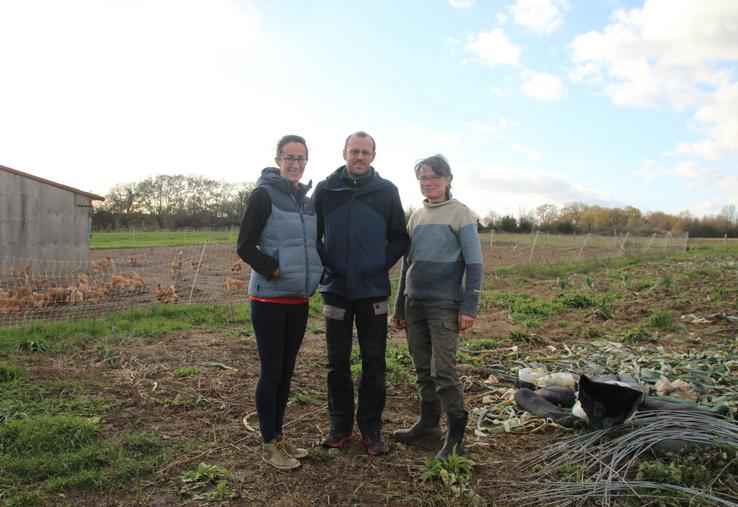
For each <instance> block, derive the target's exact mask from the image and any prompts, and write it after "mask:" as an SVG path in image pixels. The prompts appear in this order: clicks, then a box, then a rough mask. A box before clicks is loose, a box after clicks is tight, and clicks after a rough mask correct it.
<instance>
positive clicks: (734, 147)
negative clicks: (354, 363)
mask: <svg viewBox="0 0 738 507" xmlns="http://www.w3.org/2000/svg"><path fill="white" fill-rule="evenodd" d="M357 130H364V131H366V132H368V133H370V134H371V135H372V136H373V137H374V138H375V140H376V142H377V154H376V159H375V160H374V164H373V165H374V167H375V168H376V170H377V171H378V172H379V174H380V175H381V176H383V177H385V178H388V179H390V180H391V181H393V182H394V183H395V184H396V185H397V186H398V188H399V190H400V195H401V197H402V201H403V206H405V207H406V208H409V207H411V206H412V207H418V206H419V205H420V203H421V201H422V196H421V194H420V191H419V188H418V184H417V181H416V180H415V175H414V172H413V166H414V164H415V163H416V162H417V161H418V160H420V159H422V158H424V157H426V156H430V155H434V154H436V153H441V154H443V155H444V156H446V158H447V159H448V160H449V162H450V164H451V168H452V171H453V174H454V179H453V184H452V190H453V194H454V197H456V198H457V199H459V200H460V201H462V202H464V203H465V204H467V205H468V206H469V207H470V208H471V209H472V210H474V211H475V212H476V213H477V214H479V215H480V216H481V217H485V216H487V215H488V213H490V212H494V213H497V214H512V215H513V216H518V215H519V214H521V213H527V212H532V211H534V210H535V208H536V207H537V206H539V205H542V204H554V205H558V206H562V205H564V204H566V203H569V202H582V203H585V204H588V205H600V206H606V207H624V206H635V207H637V208H639V209H640V210H641V211H644V212H649V211H665V212H667V213H673V214H676V213H680V212H683V211H689V212H690V213H692V214H693V215H696V216H703V215H706V214H716V213H719V212H720V210H721V208H722V207H723V206H725V205H729V204H734V205H738V1H736V0H709V1H703V0H691V1H690V0H645V1H644V0H641V1H635V0H633V1H630V0H600V1H592V0H507V1H505V0H501V1H496V0H392V1H389V0H375V1H371V2H369V1H364V2H359V1H355V0H335V1H328V0H325V1H321V0H314V1H311V2H297V1H286V0H207V1H206V0H65V1H63V2H60V1H58V0H0V165H5V166H8V167H11V168H14V169H17V170H20V171H24V172H27V173H31V174H34V175H37V176H40V177H43V178H47V179H51V180H53V181H57V182H59V183H63V184H66V185H69V186H73V187H76V188H79V189H82V190H86V191H90V192H93V193H96V194H100V195H105V194H106V193H107V192H108V190H109V189H110V188H111V187H112V186H113V185H115V184H119V183H130V182H135V181H140V180H142V179H144V178H146V177H148V176H151V175H156V174H193V175H203V176H206V177H208V178H212V179H216V180H224V181H229V182H255V181H256V179H257V178H258V176H259V174H260V171H261V169H262V168H264V167H266V166H273V165H274V155H275V153H274V150H275V146H276V143H277V141H278V139H279V138H280V137H281V136H283V135H285V134H298V135H302V136H303V137H305V138H306V140H307V143H308V148H309V158H310V160H309V162H308V165H307V168H306V171H305V176H304V180H303V181H305V182H306V181H307V180H309V179H312V180H313V184H317V182H318V181H320V180H322V179H323V178H325V177H326V176H328V175H329V174H330V173H331V172H332V171H334V170H335V169H336V168H337V167H339V166H340V165H342V164H343V159H342V149H343V142H344V139H345V138H346V136H347V135H348V134H350V133H352V132H354V131H357Z"/></svg>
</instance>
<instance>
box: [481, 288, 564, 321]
mask: <svg viewBox="0 0 738 507" xmlns="http://www.w3.org/2000/svg"><path fill="white" fill-rule="evenodd" d="M487 296H488V297H487V299H488V300H489V301H490V302H491V304H492V305H494V306H499V307H503V308H506V309H507V310H509V311H510V316H511V317H512V319H513V320H514V321H515V322H519V323H521V324H525V325H527V326H528V327H539V326H540V325H541V319H543V318H546V317H550V316H552V315H555V314H556V313H559V312H560V311H561V310H562V308H563V306H562V304H561V302H560V301H559V300H548V299H539V298H536V297H533V296H530V295H528V294H503V293H499V292H488V294H487Z"/></svg>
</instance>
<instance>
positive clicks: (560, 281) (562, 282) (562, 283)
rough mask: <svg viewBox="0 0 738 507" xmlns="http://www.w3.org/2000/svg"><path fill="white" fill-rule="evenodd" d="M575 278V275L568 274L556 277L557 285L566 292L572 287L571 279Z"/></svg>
mask: <svg viewBox="0 0 738 507" xmlns="http://www.w3.org/2000/svg"><path fill="white" fill-rule="evenodd" d="M573 277H574V273H567V274H565V275H564V276H559V277H556V285H557V286H558V287H559V289H561V290H566V289H567V288H568V287H569V285H571V279H572V278H573Z"/></svg>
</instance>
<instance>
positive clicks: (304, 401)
mask: <svg viewBox="0 0 738 507" xmlns="http://www.w3.org/2000/svg"><path fill="white" fill-rule="evenodd" d="M290 403H296V404H298V405H316V406H320V405H323V404H324V403H323V402H322V401H321V400H319V399H318V398H314V397H312V396H310V395H309V394H305V393H298V394H297V395H296V396H293V397H292V398H290Z"/></svg>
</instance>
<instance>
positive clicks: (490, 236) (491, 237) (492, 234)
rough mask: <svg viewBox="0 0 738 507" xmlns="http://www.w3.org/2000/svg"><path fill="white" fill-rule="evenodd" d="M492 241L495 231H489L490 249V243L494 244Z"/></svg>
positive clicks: (490, 244)
mask: <svg viewBox="0 0 738 507" xmlns="http://www.w3.org/2000/svg"><path fill="white" fill-rule="evenodd" d="M494 240H495V230H494V229H490V230H489V247H490V248H492V243H493V242H494Z"/></svg>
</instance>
